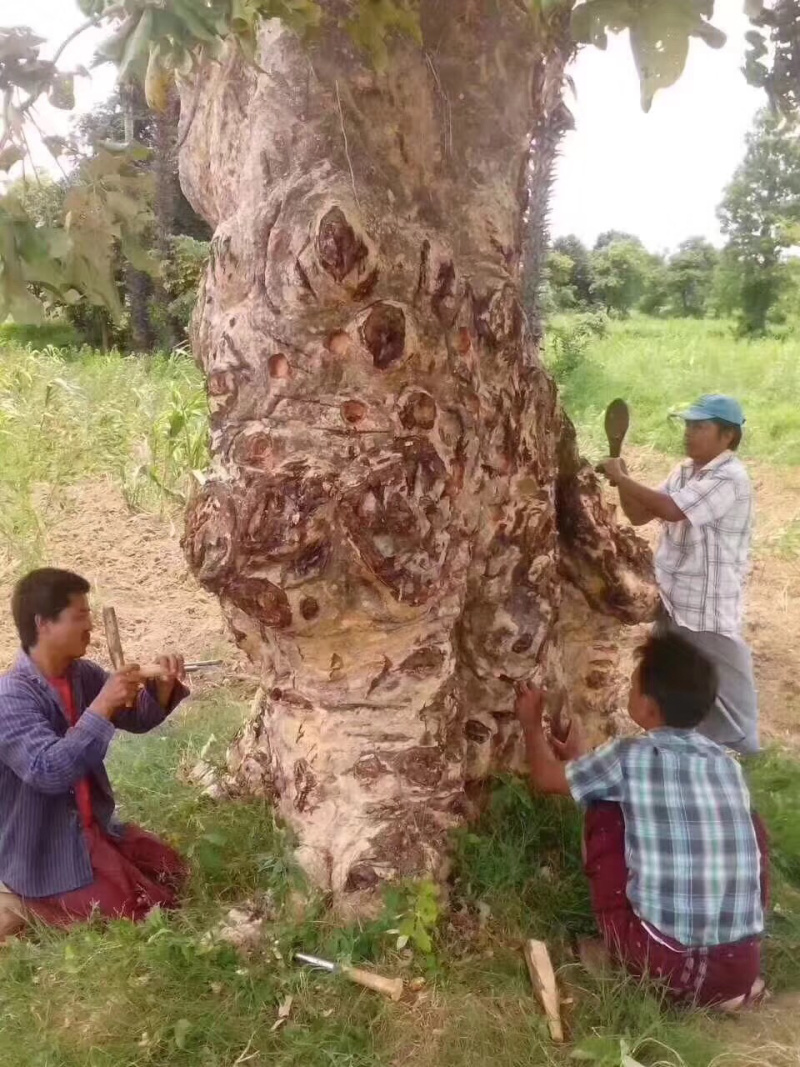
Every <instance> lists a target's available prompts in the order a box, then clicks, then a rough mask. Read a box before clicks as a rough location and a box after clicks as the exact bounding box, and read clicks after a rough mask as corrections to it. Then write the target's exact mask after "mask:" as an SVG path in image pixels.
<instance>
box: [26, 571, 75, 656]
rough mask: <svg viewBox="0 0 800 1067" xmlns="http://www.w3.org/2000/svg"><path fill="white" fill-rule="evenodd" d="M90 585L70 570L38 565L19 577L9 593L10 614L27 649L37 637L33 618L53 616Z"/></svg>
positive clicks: (31, 646) (55, 616)
mask: <svg viewBox="0 0 800 1067" xmlns="http://www.w3.org/2000/svg"><path fill="white" fill-rule="evenodd" d="M89 589H90V586H89V583H88V582H87V581H86V579H85V578H82V577H81V576H80V575H79V574H73V572H72V571H61V570H57V569H56V568H55V567H42V568H40V569H39V570H36V571H31V572H30V574H26V575H25V577H24V578H20V580H19V581H18V582H17V584H16V585H15V586H14V592H13V593H12V595H11V614H12V615H13V616H14V624H15V625H16V627H17V633H18V634H19V639H20V641H21V643H22V647H23V648H24V649H25V651H26V652H27V651H28V650H29V649H31V648H33V647H34V646H35V644H36V642H37V641H38V640H39V632H38V630H37V627H36V619H37V618H40V619H57V618H58V616H59V615H60V614H61V612H62V611H63V610H64V608H66V607H69V602H70V599H71V598H72V597H73V596H84V595H85V594H86V593H88V592H89Z"/></svg>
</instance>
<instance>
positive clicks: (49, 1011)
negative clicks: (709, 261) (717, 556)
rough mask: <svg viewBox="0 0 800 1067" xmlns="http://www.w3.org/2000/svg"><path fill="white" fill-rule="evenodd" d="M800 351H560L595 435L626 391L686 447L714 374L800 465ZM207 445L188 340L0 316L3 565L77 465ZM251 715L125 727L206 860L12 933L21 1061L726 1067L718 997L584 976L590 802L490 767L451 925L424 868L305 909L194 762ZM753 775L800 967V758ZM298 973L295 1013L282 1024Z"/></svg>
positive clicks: (54, 1065) (618, 338)
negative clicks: (684, 423)
mask: <svg viewBox="0 0 800 1067" xmlns="http://www.w3.org/2000/svg"><path fill="white" fill-rule="evenodd" d="M53 343H57V342H56V341H53ZM643 354H644V356H645V357H646V358H644V359H643V358H642V357H643ZM799 355H800V353H798V349H797V344H796V342H791V341H784V342H779V341H775V340H762V341H757V342H752V343H748V342H739V341H735V340H734V339H733V335H732V333H731V331H730V329H729V328H728V327H727V326H726V325H725V324H720V323H708V322H705V323H685V322H649V321H645V320H632V321H630V322H627V323H621V324H612V327H611V331H610V333H609V335H608V336H607V337H604V338H600V339H598V340H593V341H591V342H590V343H589V345H588V346H587V347H586V348H585V349H584V350H582V353H581V358H579V359H577V360H575V361H573V362H572V363H569V360H562V362H561V372H560V373H561V378H562V388H563V391H564V396H565V398H566V402H567V406H568V408H569V410H570V412H571V413H572V415H573V417H574V418H575V419H576V421H577V422H578V425H579V428H580V431H581V434H582V436H583V439H584V444H585V445H586V446H587V449H591V450H595V449H596V450H597V451H598V452H599V451H601V449H602V411H603V409H604V406H605V404H606V402H607V401H608V400H609V399H611V398H612V397H613V396H615V395H623V396H626V397H627V398H628V400H629V402H630V403H631V406H632V408H633V414H634V426H633V430H632V441H633V443H634V444H638V445H640V446H644V447H648V448H652V449H654V450H661V451H674V450H675V449H676V448H677V447H678V436H677V432H676V431H675V430H674V429H673V428H671V426H670V424H669V423H668V421H667V420H666V418H665V413H666V411H667V410H669V409H670V408H671V407H675V406H680V405H681V404H682V403H685V402H688V401H689V400H691V399H692V397H693V396H694V395H695V394H697V393H699V392H703V391H708V390H715V389H719V390H724V391H730V392H735V393H737V394H738V395H739V396H740V397H741V398H742V400H743V402H744V403H745V406H746V408H747V410H748V415H749V417H750V422H749V432H748V451H749V453H750V454H751V455H757V456H759V457H761V458H764V459H772V460H773V461H775V462H781V463H795V462H800V413H798V412H800V409H797V410H796V397H797V396H798V395H800V391H798V389H797V386H798V374H800V371H798V356H799ZM568 364H569V366H568ZM205 449H206V414H205V404H204V396H203V389H202V383H201V380H200V376H199V374H198V373H197V371H196V370H195V368H194V367H193V365H192V364H191V363H189V362H188V361H186V360H184V359H180V358H173V359H167V358H165V357H150V358H144V359H142V358H140V357H131V358H126V357H122V356H120V355H119V354H116V353H111V354H108V355H99V354H97V353H93V352H90V351H88V350H83V351H76V350H63V351H62V350H57V349H55V348H46V349H45V350H43V351H35V350H32V349H30V348H21V347H19V345H16V344H14V345H12V344H9V343H8V341H7V339H6V346H5V347H3V339H2V336H0V457H2V463H0V552H4V553H5V554H6V558H5V559H3V558H2V557H0V569H3V567H4V566H5V567H7V568H10V569H11V570H17V569H20V568H21V567H23V566H26V565H30V564H31V563H34V562H38V556H39V554H41V550H42V546H43V538H44V534H45V532H46V529H47V525H48V520H49V518H50V517H51V510H50V509H51V507H52V505H53V503H54V502H55V500H56V499H57V494H58V493H59V492H60V488H61V487H62V486H64V485H68V484H69V483H70V482H75V481H79V480H82V479H85V478H97V477H103V476H110V477H112V478H114V479H115V480H117V482H118V483H119V484H120V485H121V487H122V488H123V491H124V492H125V493H126V496H127V498H128V502H129V503H130V505H131V506H132V507H139V508H164V507H170V506H172V504H173V503H174V502H177V501H178V500H180V499H181V498H182V497H183V496H184V495H185V493H186V491H187V486H188V484H189V479H190V478H191V471H192V470H193V469H196V468H199V467H202V466H204V465H205V462H206V454H205ZM244 714H245V706H244V704H243V702H242V701H240V700H238V699H237V698H236V695H235V694H232V695H231V694H227V695H226V694H221V693H217V694H212V695H210V696H208V697H205V698H203V699H200V700H197V701H194V702H193V703H192V704H191V705H190V706H189V707H188V708H187V709H186V711H185V712H184V713H183V714H182V715H180V716H179V717H177V718H176V719H175V721H173V722H171V723H169V724H168V725H167V726H166V727H165V728H163V729H162V730H160V731H157V732H156V733H155V734H153V735H150V736H147V737H144V738H139V737H129V738H126V737H122V738H120V739H119V740H118V741H117V742H116V744H115V747H114V750H113V753H112V756H111V759H110V761H109V762H110V771H111V774H112V778H113V779H114V781H115V784H116V786H117V792H118V799H119V802H120V808H121V812H122V814H123V816H124V817H126V818H129V819H132V820H135V821H137V822H140V823H141V824H143V825H145V826H147V827H148V828H150V829H152V830H154V831H156V832H158V833H161V834H164V835H165V836H167V837H168V838H169V840H171V841H172V842H173V843H174V844H175V845H176V846H177V847H179V848H180V849H181V850H182V851H183V852H184V853H186V854H187V855H188V856H189V857H190V859H191V863H192V867H193V877H192V881H191V885H190V889H189V894H188V900H187V902H186V906H185V907H184V909H183V910H182V911H181V912H180V913H178V914H175V915H172V916H168V917H164V916H156V917H154V918H153V919H152V920H151V921H150V922H149V923H147V924H145V925H143V926H140V927H134V926H131V925H129V924H126V923H114V924H111V926H110V927H108V928H107V929H102V928H100V927H99V926H94V925H90V926H86V927H83V928H80V929H76V930H73V931H71V932H69V933H68V934H59V933H54V932H52V931H46V930H42V931H39V932H37V933H36V935H35V936H33V937H31V938H29V939H28V940H26V941H21V942H16V943H14V944H12V945H10V946H8V947H6V948H4V949H3V950H2V952H0V1062H1V1063H2V1064H3V1065H4V1067H112V1065H113V1067H189V1065H191V1067H233V1065H237V1067H238V1065H239V1064H255V1065H257V1067H264V1065H266V1064H270V1065H273V1064H275V1065H277V1067H294V1065H295V1064H296V1065H297V1067H300V1065H301V1064H302V1065H303V1067H317V1065H319V1067H379V1065H380V1067H390V1065H395V1064H397V1065H398V1067H399V1065H403V1067H485V1064H487V1063H496V1064H497V1065H498V1067H501V1065H502V1067H506V1065H508V1067H523V1065H524V1067H540V1065H541V1067H567V1065H568V1064H571V1063H573V1062H575V1061H574V1060H573V1059H572V1058H571V1057H572V1054H573V1052H574V1051H575V1050H576V1049H577V1050H579V1051H580V1052H582V1053H583V1054H584V1056H585V1057H586V1058H585V1060H584V1062H587V1063H590V1064H592V1063H593V1064H595V1065H597V1067H622V1064H623V1062H624V1059H623V1057H624V1056H625V1055H626V1054H630V1055H631V1056H633V1057H634V1058H635V1060H636V1061H638V1062H640V1063H642V1064H645V1065H648V1067H649V1065H654V1064H656V1063H659V1064H669V1065H674V1067H708V1065H709V1064H710V1063H711V1062H712V1061H713V1060H714V1058H715V1057H716V1056H718V1055H720V1054H722V1053H723V1052H724V1051H725V1045H726V1042H727V1040H728V1039H729V1035H728V1033H727V1032H724V1031H721V1030H720V1027H719V1026H718V1025H715V1024H712V1023H710V1022H709V1021H708V1020H706V1019H705V1018H704V1017H702V1016H691V1017H689V1016H686V1015H685V1014H681V1013H679V1012H675V1011H674V1010H672V1009H670V1008H668V1007H667V1006H665V1005H664V1004H663V1003H662V1002H661V1000H660V998H659V997H658V996H657V995H656V994H655V993H654V991H653V990H649V989H646V988H643V987H641V986H640V985H638V984H637V983H635V982H633V981H630V980H627V979H624V978H618V977H612V978H609V979H607V980H606V981H600V982H598V981H595V980H593V979H590V978H588V977H587V976H586V975H585V974H584V972H583V971H582V969H581V968H580V967H579V966H578V964H577V963H576V960H575V957H574V953H573V945H574V941H575V938H576V937H578V936H582V935H585V934H590V933H591V932H592V930H593V924H592V919H591V913H590V909H589V901H588V894H587V888H586V884H585V882H584V880H583V876H582V874H581V869H580V860H579V855H580V833H581V823H580V816H579V813H578V812H577V810H576V809H575V808H574V807H573V806H572V805H571V804H569V803H567V802H565V801H558V800H547V801H545V800H542V799H540V798H539V799H537V798H533V797H532V796H531V795H530V794H529V792H528V790H527V789H526V788H525V786H524V785H523V784H522V783H520V782H514V781H508V780H504V781H502V782H498V783H496V784H495V785H494V787H493V788H492V789H491V792H490V795H489V798H488V803H487V806H486V808H485V811H484V814H483V816H482V817H481V819H480V820H479V821H478V822H477V823H476V824H475V825H473V826H471V827H470V828H468V829H465V830H463V831H461V832H459V833H458V834H456V835H455V838H454V871H453V878H452V883H451V886H450V897H449V909H448V910H446V911H444V913H443V914H442V915H441V917H440V918H439V921H438V923H435V922H434V921H433V919H432V918H431V916H432V915H434V916H435V914H436V912H437V910H438V909H437V908H436V907H435V906H434V907H432V906H431V902H430V899H429V897H428V896H427V895H426V889H425V886H424V885H423V886H422V887H414V886H405V887H400V888H398V889H396V890H392V891H389V892H387V897H386V907H385V910H384V913H383V914H382V915H381V916H380V917H379V918H378V919H376V920H374V921H371V922H366V923H362V924H356V925H350V926H348V925H342V924H341V923H339V922H337V921H336V919H335V917H334V916H333V915H332V914H331V913H330V912H329V911H328V909H327V907H326V901H325V900H324V899H321V898H319V897H317V896H314V895H313V894H309V893H307V892H306V893H305V896H306V897H307V903H306V906H305V908H304V910H303V914H298V911H297V899H296V898H297V891H298V890H299V889H302V888H303V882H302V878H301V876H300V874H299V873H298V872H297V870H296V869H295V866H294V864H293V861H292V858H291V844H292V842H291V840H290V838H289V837H288V835H287V834H286V832H285V831H284V830H283V829H282V828H281V827H280V826H279V825H277V824H276V822H275V820H274V818H273V815H272V812H271V810H270V808H269V806H268V805H267V804H266V803H265V802H262V801H257V800H250V801H225V802H222V803H215V802H212V801H210V800H208V799H204V798H202V797H201V796H200V795H199V794H198V791H197V789H196V788H195V787H193V786H190V785H188V784H185V782H184V781H183V779H182V776H181V774H180V773H179V772H180V769H181V768H183V767H185V766H187V765H191V763H192V762H193V761H194V760H195V759H196V758H197V756H198V754H199V753H200V751H201V750H202V749H203V748H204V747H205V746H207V744H208V742H209V739H210V738H211V736H212V735H213V736H214V740H213V742H211V745H210V758H211V759H212V760H213V759H220V760H221V759H222V756H223V753H224V751H225V748H226V745H227V743H228V741H229V740H230V737H231V736H232V734H233V733H234V731H235V730H236V729H237V727H238V725H239V724H240V722H241V721H242V717H243V715H244ZM748 775H749V778H750V782H751V787H752V791H753V796H754V799H755V802H756V804H757V806H758V807H759V809H760V810H761V812H762V814H763V815H764V816H765V818H766V820H767V822H768V824H769V826H770V829H771V832H772V837H773V840H772V850H773V893H774V904H775V907H774V910H773V912H772V914H771V915H770V919H769V928H768V940H767V948H766V960H767V973H768V978H769V982H770V984H771V986H773V988H775V989H777V990H798V989H800V829H798V827H799V826H800V823H799V822H798V819H797V812H798V811H800V766H798V764H797V763H795V762H793V761H792V760H790V759H789V758H788V757H786V756H785V755H781V754H778V753H769V754H767V755H766V756H764V757H761V758H760V759H758V760H756V761H753V762H751V763H750V764H749V766H748ZM245 901H250V902H252V903H253V904H254V905H255V906H256V907H258V908H260V909H261V910H262V911H263V913H264V914H265V916H266V920H265V935H264V938H263V942H262V945H261V948H260V951H258V952H257V953H256V954H255V955H254V956H253V957H251V958H249V959H243V958H241V957H240V956H238V955H237V954H236V953H235V952H234V951H233V950H232V949H231V948H230V947H228V946H226V945H225V944H221V943H219V942H218V941H216V940H215V939H214V938H209V936H208V934H209V931H212V930H213V929H214V927H215V926H216V924H217V923H218V922H219V921H220V920H221V919H222V918H223V917H224V915H225V914H226V912H227V910H228V909H229V908H230V907H231V906H233V905H234V904H241V903H242V902H245ZM406 930H410V931H412V934H413V936H412V940H411V942H410V944H411V945H412V946H413V945H415V944H416V945H417V946H419V945H422V946H424V945H425V941H426V939H427V937H428V935H430V934H432V935H433V945H432V951H431V952H429V953H426V952H423V951H420V950H419V947H417V948H416V949H415V950H414V952H413V955H412V956H411V958H410V959H409V958H407V955H406V952H403V951H398V948H397V939H398V931H401V932H403V931H406ZM531 936H532V937H541V938H545V939H546V940H547V941H548V943H549V944H550V945H551V946H552V950H553V955H554V958H555V962H556V965H557V967H558V969H559V979H560V982H561V985H562V988H563V989H564V990H565V992H566V993H567V995H568V997H569V998H570V999H571V1001H572V1003H571V1004H568V1005H566V1006H565V1018H566V1021H567V1026H568V1030H569V1037H570V1043H569V1044H568V1045H567V1046H566V1047H565V1048H564V1049H561V1050H560V1049H557V1048H555V1047H554V1046H553V1045H552V1044H551V1042H550V1041H549V1038H548V1036H547V1033H546V1028H545V1025H544V1022H543V1018H542V1015H541V1012H540V1011H539V1010H538V1009H537V1008H536V1007H535V1004H534V1001H533V998H532V994H531V989H530V983H529V980H528V976H527V973H526V970H525V966H524V963H523V960H522V956H521V952H520V948H521V944H522V942H523V940H524V938H525V937H531ZM299 948H303V949H305V950H306V951H312V952H314V951H317V952H319V953H320V954H323V955H324V954H328V955H332V956H338V957H350V958H352V959H353V960H356V961H372V962H374V963H376V964H378V965H379V966H380V967H382V968H383V969H384V970H385V971H386V972H387V973H405V974H406V975H408V976H413V975H424V976H425V978H426V985H425V988H424V990H423V993H422V995H421V996H420V997H419V998H418V999H416V1000H415V999H414V998H413V997H412V998H410V999H408V1000H407V1001H405V1002H404V1003H402V1004H399V1005H392V1004H388V1003H386V1002H385V1001H383V1000H381V999H380V998H378V997H376V996H374V995H372V994H370V993H366V992H364V991H361V990H359V989H358V988H356V987H353V986H350V985H348V984H347V983H346V982H343V981H340V980H337V979H332V978H329V977H325V976H317V975H313V974H309V973H307V972H305V971H302V970H299V969H297V968H295V967H294V966H293V965H291V964H290V962H289V960H290V958H291V953H292V951H294V950H296V949H299ZM290 995H291V996H292V997H293V998H294V1002H293V1006H292V1011H291V1015H290V1017H289V1019H288V1021H287V1022H286V1024H285V1025H284V1026H283V1027H282V1028H280V1029H279V1030H277V1031H276V1032H272V1029H271V1028H272V1025H273V1023H274V1022H275V1020H276V1017H277V1009H278V1005H279V1004H280V1003H281V1002H282V1001H284V1000H285V998H286V997H287V996H290ZM626 1050H627V1053H626ZM726 1063H727V1061H726ZM734 1063H735V1061H733V1062H732V1063H730V1064H729V1067H734ZM765 1067H770V1065H769V1064H768V1063H766V1062H765Z"/></svg>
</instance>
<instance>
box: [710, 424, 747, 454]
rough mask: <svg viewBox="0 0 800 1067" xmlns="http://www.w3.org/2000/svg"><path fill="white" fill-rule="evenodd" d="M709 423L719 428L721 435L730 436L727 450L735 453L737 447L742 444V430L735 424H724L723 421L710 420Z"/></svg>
mask: <svg viewBox="0 0 800 1067" xmlns="http://www.w3.org/2000/svg"><path fill="white" fill-rule="evenodd" d="M711 422H713V423H715V424H716V425H717V426H719V428H720V430H722V432H723V433H729V434H732V437H731V443H730V444H729V445H728V448H729V449H730V450H731V452H735V451H736V449H737V448H738V447H739V445H740V444H741V443H742V428H741V426H739V425H737V424H736V423H735V422H726V420H725V419H711Z"/></svg>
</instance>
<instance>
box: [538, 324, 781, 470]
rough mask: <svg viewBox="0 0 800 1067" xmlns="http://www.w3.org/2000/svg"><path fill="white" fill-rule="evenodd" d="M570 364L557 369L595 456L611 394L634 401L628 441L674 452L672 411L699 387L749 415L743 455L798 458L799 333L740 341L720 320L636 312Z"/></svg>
mask: <svg viewBox="0 0 800 1067" xmlns="http://www.w3.org/2000/svg"><path fill="white" fill-rule="evenodd" d="M569 321H570V320H569V319H567V320H565V321H562V322H560V323H559V324H558V325H559V328H561V329H563V328H564V327H565V326H567V327H568V325H569ZM546 358H548V356H547V352H546ZM576 362H577V365H576V366H572V369H570V370H568V371H567V372H566V373H564V374H560V375H559V378H560V386H561V394H562V398H563V400H564V403H565V405H566V408H567V411H568V412H569V414H570V415H571V416H572V418H573V420H574V421H575V422H576V424H577V425H578V427H579V432H580V434H581V439H582V443H583V444H584V446H585V447H586V448H587V450H588V451H589V452H590V453H591V454H599V453H600V452H602V450H603V445H604V437H603V413H604V411H605V407H606V405H607V404H608V402H609V401H610V400H613V399H614V397H616V396H621V397H623V398H624V399H626V400H627V401H628V404H629V406H630V408H631V415H632V422H631V430H630V437H629V440H630V442H631V444H634V445H639V446H641V447H645V448H651V449H654V450H655V451H659V452H668V453H675V452H680V451H681V432H682V430H681V426H680V423H678V422H677V421H676V420H672V419H670V418H669V417H668V416H669V413H670V412H674V411H679V410H681V409H682V408H683V407H685V406H687V405H688V404H689V403H690V402H691V401H692V400H694V399H695V398H696V397H697V396H699V395H701V394H702V393H730V394H732V395H734V396H737V397H738V398H739V399H740V400H741V402H742V404H743V406H744V409H745V413H746V415H747V428H746V433H745V443H744V445H743V449H742V452H743V455H746V456H753V457H755V458H758V459H762V460H767V461H769V462H772V463H776V464H792V465H795V464H798V463H800V404H798V397H800V336H798V334H796V333H795V334H794V335H790V336H788V337H787V338H785V339H782V340H779V339H776V338H770V337H767V338H761V339H758V340H754V341H743V340H737V339H736V337H735V336H734V333H733V328H732V326H731V325H730V323H727V322H724V321H718V320H713V319H710V320H703V321H699V322H698V321H693V320H687V319H672V320H661V319H647V318H641V317H639V318H632V319H629V320H628V321H625V322H612V323H611V324H610V327H609V330H608V333H607V335H606V336H605V337H600V338H597V339H595V340H594V341H592V343H591V344H590V345H589V346H588V347H587V348H586V350H585V352H584V353H583V355H582V357H581V358H578V359H577V361H576Z"/></svg>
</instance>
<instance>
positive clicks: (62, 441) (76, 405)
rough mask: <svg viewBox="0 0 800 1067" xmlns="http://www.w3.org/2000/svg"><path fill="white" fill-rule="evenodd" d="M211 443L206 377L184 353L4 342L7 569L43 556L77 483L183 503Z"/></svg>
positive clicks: (135, 502) (140, 499) (0, 366)
mask: <svg viewBox="0 0 800 1067" xmlns="http://www.w3.org/2000/svg"><path fill="white" fill-rule="evenodd" d="M206 442H207V416H206V404H205V395H204V390H203V386H202V380H201V377H200V375H199V373H198V371H197V370H196V368H195V367H194V365H193V364H192V363H191V362H190V361H189V360H187V359H185V358H182V357H171V358H168V357H165V356H151V357H141V356H129V357H125V356H121V355H120V354H119V353H117V352H111V353H108V354H100V353H97V352H93V351H92V350H90V349H81V350H75V349H65V350H61V349H57V348H54V347H48V348H45V349H44V350H42V351H37V350H34V349H31V348H20V347H14V346H5V347H3V345H2V342H0V456H2V463H0V570H7V571H9V572H11V573H12V574H13V573H16V572H19V571H21V570H23V569H25V568H26V567H30V566H32V565H35V564H37V563H39V562H40V560H41V555H42V550H43V542H44V537H45V532H46V528H47V524H48V518H49V517H50V514H51V512H52V509H53V507H54V505H55V504H56V503H57V501H58V497H59V493H60V492H61V491H62V489H63V487H64V486H66V485H69V484H70V483H72V482H76V481H79V480H81V479H85V478H97V477H99V476H102V475H111V476H113V477H114V478H116V480H117V481H118V482H119V484H120V485H121V486H122V489H123V491H124V493H125V495H126V498H127V500H128V503H129V504H130V505H131V507H134V508H163V507H164V506H174V504H175V503H180V502H182V501H183V500H184V499H185V495H186V492H187V490H188V487H189V480H190V478H191V472H192V470H196V469H202V468H203V467H205V465H206V463H207V443H206Z"/></svg>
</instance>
